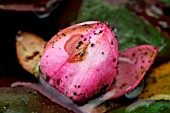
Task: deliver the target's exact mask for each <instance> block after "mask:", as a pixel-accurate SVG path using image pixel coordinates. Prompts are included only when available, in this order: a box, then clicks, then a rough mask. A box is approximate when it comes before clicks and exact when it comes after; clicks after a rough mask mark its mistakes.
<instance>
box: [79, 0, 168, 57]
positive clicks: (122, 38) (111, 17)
mask: <svg viewBox="0 0 170 113" xmlns="http://www.w3.org/2000/svg"><path fill="white" fill-rule="evenodd" d="M90 20H96V21H101V22H109V25H110V26H111V27H112V28H113V29H114V31H115V34H116V35H117V36H118V37H119V39H118V41H119V51H124V50H126V49H128V48H130V47H133V46H137V45H141V44H151V45H155V46H157V47H158V48H159V55H158V56H159V57H158V58H159V60H164V59H167V58H169V57H170V53H169V52H168V51H169V48H170V40H169V39H167V38H166V37H165V36H164V35H163V34H162V33H161V32H160V31H158V30H157V29H156V28H154V27H153V26H151V25H149V24H147V23H145V22H144V21H143V20H141V19H140V18H138V17H137V16H135V15H133V14H132V13H131V12H129V11H128V10H127V9H126V8H123V7H119V6H114V7H113V6H111V5H109V4H107V3H105V2H103V1H101V0H85V1H84V3H83V5H82V8H81V10H80V13H79V16H78V18H77V20H76V23H79V22H83V21H90Z"/></svg>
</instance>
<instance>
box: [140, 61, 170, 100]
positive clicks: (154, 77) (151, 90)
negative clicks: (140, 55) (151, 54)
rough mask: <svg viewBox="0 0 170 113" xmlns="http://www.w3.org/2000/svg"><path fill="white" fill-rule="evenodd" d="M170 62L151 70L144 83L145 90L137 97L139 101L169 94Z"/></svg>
mask: <svg viewBox="0 0 170 113" xmlns="http://www.w3.org/2000/svg"><path fill="white" fill-rule="evenodd" d="M169 81H170V62H167V63H164V64H162V65H160V66H158V67H155V68H153V69H152V70H151V72H150V74H149V75H148V76H147V78H146V81H145V84H146V86H145V88H144V90H143V92H142V93H141V94H140V95H139V98H140V99H148V98H150V97H152V96H154V95H158V94H170V82H169Z"/></svg>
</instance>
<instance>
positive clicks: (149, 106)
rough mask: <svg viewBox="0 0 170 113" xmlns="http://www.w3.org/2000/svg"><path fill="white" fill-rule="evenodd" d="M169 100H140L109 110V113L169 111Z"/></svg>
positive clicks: (161, 112)
mask: <svg viewBox="0 0 170 113" xmlns="http://www.w3.org/2000/svg"><path fill="white" fill-rule="evenodd" d="M169 112H170V102H169V101H152V100H140V101H136V102H134V103H132V104H131V105H129V106H128V107H126V106H124V107H120V108H117V109H113V110H111V111H110V112H109V113H169Z"/></svg>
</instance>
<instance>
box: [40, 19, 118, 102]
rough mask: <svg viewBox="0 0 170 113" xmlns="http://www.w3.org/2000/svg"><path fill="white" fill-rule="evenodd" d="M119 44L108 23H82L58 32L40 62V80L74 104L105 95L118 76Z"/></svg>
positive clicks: (47, 46) (48, 44)
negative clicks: (101, 94)
mask: <svg viewBox="0 0 170 113" xmlns="http://www.w3.org/2000/svg"><path fill="white" fill-rule="evenodd" d="M117 62H118V43H117V40H116V38H115V35H114V33H113V32H112V30H111V29H110V28H109V26H108V23H101V22H97V21H89V22H83V23H80V24H76V25H73V26H70V27H68V28H66V29H63V30H62V31H60V32H58V33H57V34H56V35H55V36H53V37H52V39H51V40H50V41H49V42H48V43H47V44H46V47H45V49H44V52H43V54H42V57H41V61H40V69H41V72H42V73H43V78H44V79H45V80H46V81H47V82H48V83H49V84H50V85H51V86H52V87H54V88H56V89H57V90H58V91H59V92H61V93H63V94H64V95H66V96H67V97H68V98H70V99H71V100H73V101H74V102H83V101H87V100H89V99H90V98H92V97H93V96H94V95H97V94H99V93H103V92H105V91H108V90H109V89H110V88H111V86H112V84H113V83H114V78H115V76H116V74H117Z"/></svg>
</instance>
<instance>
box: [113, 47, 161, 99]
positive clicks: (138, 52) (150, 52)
mask: <svg viewBox="0 0 170 113" xmlns="http://www.w3.org/2000/svg"><path fill="white" fill-rule="evenodd" d="M157 51H158V49H157V47H155V46H151V45H140V46H136V47H133V48H130V49H128V50H126V51H124V52H122V53H120V54H119V65H118V74H117V76H116V83H115V85H113V87H112V90H115V93H114V95H113V96H112V98H117V97H120V96H122V95H124V94H126V93H129V92H130V91H132V90H133V89H134V88H136V87H137V86H138V85H139V84H140V82H141V81H142V79H143V77H144V75H145V74H146V72H147V71H148V69H149V68H150V67H151V65H152V64H153V62H154V60H155V57H156V55H157Z"/></svg>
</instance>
